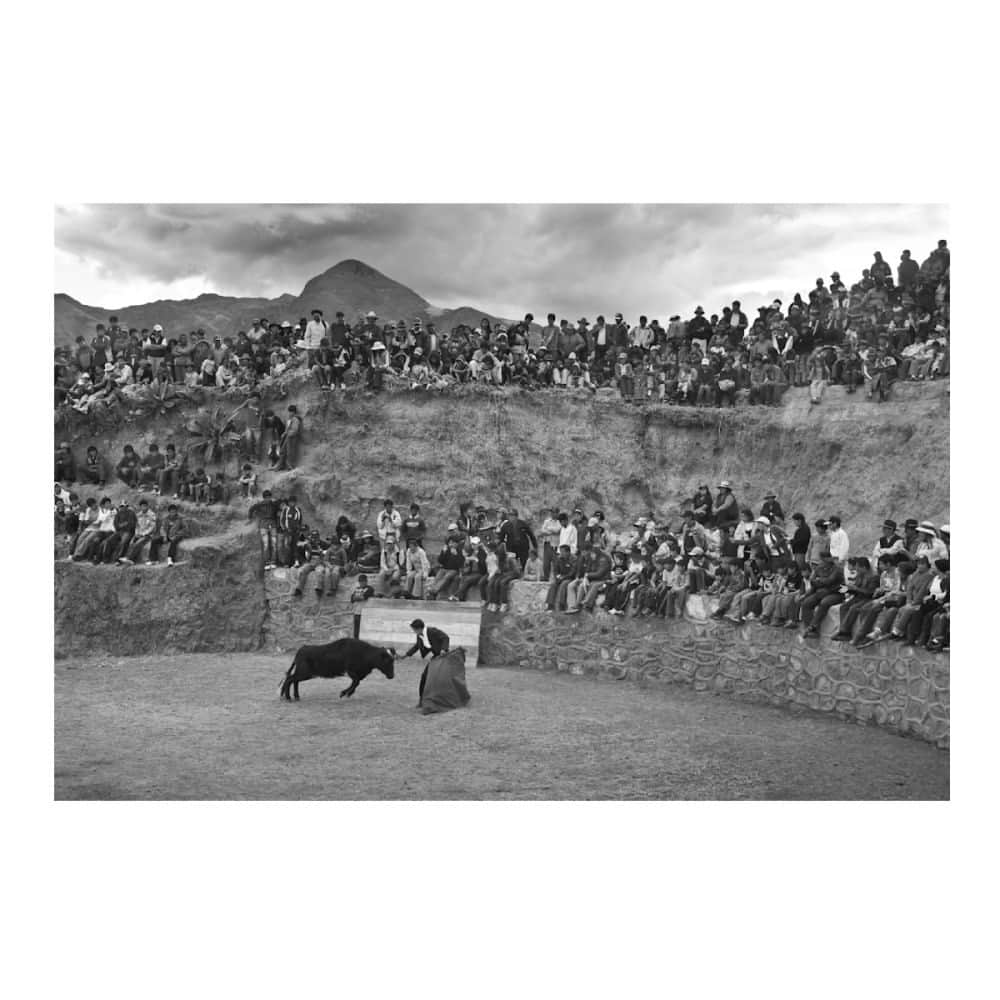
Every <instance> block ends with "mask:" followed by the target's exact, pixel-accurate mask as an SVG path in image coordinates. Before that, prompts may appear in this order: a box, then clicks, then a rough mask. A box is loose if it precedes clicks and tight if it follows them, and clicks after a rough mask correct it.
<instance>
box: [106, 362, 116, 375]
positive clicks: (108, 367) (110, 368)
mask: <svg viewBox="0 0 1000 1000" xmlns="http://www.w3.org/2000/svg"><path fill="white" fill-rule="evenodd" d="M104 370H105V371H106V372H113V371H114V370H115V366H114V365H113V364H112V363H111V362H110V361H105V362H104Z"/></svg>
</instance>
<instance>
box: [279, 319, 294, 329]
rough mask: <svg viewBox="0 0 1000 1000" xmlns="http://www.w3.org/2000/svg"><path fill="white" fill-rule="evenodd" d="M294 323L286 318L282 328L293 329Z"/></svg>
mask: <svg viewBox="0 0 1000 1000" xmlns="http://www.w3.org/2000/svg"><path fill="white" fill-rule="evenodd" d="M291 328H292V324H291V323H290V322H289V321H288V320H287V319H286V320H285V322H284V323H282V324H281V329H282V330H291Z"/></svg>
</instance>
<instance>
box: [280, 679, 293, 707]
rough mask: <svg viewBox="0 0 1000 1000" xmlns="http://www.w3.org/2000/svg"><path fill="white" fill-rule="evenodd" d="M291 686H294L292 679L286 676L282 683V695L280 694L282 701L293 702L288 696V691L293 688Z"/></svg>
mask: <svg viewBox="0 0 1000 1000" xmlns="http://www.w3.org/2000/svg"><path fill="white" fill-rule="evenodd" d="M291 684H292V679H291V678H290V677H288V676H286V677H285V679H284V680H283V681H282V682H281V694H280V697H281V700H282V701H291V700H292V699H291V698H290V697H289V696H288V689H289V687H291Z"/></svg>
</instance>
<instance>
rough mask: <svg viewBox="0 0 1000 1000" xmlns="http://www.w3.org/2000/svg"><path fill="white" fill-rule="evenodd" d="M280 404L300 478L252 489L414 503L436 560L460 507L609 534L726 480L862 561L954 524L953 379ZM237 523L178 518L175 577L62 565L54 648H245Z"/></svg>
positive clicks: (232, 518) (252, 572)
mask: <svg viewBox="0 0 1000 1000" xmlns="http://www.w3.org/2000/svg"><path fill="white" fill-rule="evenodd" d="M292 402H295V403H297V404H298V406H299V409H300V411H301V412H302V414H303V417H304V423H305V432H304V439H303V448H302V455H301V460H300V462H299V466H298V468H297V469H295V470H293V471H291V472H285V473H275V472H264V473H263V474H262V476H261V483H262V487H271V488H273V489H275V490H277V491H279V492H280V493H282V494H286V493H289V492H295V493H296V494H297V495H298V497H299V500H300V503H301V504H302V506H303V508H304V511H305V515H306V520H307V521H308V522H309V523H316V524H319V525H321V526H322V527H323V528H325V529H327V530H329V529H330V528H331V527H332V525H333V523H334V522H335V520H336V518H337V516H338V515H339V514H341V513H346V514H347V515H348V516H350V517H351V518H353V519H355V520H356V521H358V522H359V523H361V522H365V523H368V524H371V522H372V519H373V518H374V516H375V513H376V511H377V510H378V509H379V508H380V506H381V500H382V498H383V497H385V496H392V497H393V498H394V499H395V500H396V502H397V504H400V505H401V506H403V505H406V504H408V503H410V502H411V501H416V502H418V503H419V504H420V505H421V507H422V513H423V515H424V517H425V519H426V521H427V523H428V528H429V538H428V547H429V548H430V549H431V550H432V551H433V550H434V549H435V548H436V546H437V544H438V543H439V540H440V538H441V537H442V535H443V533H444V529H445V526H446V524H447V521H448V520H449V519H450V518H451V517H452V516H453V515H454V514H455V513H456V511H457V508H458V504H459V503H460V502H461V501H462V500H474V501H479V502H482V503H485V504H487V505H494V504H499V503H504V504H506V505H508V506H516V507H517V508H518V509H519V510H520V512H521V514H522V516H527V517H529V518H532V519H534V520H535V522H536V523H537V519H538V516H539V512H540V510H541V509H542V508H543V507H548V506H552V505H556V504H558V505H559V506H561V507H563V508H568V507H573V506H577V505H579V506H581V507H583V508H584V509H586V510H588V511H589V510H592V509H594V508H596V507H600V508H601V509H603V510H604V511H605V513H606V515H607V517H608V519H609V521H610V522H611V526H612V528H613V529H619V528H622V527H623V526H624V525H625V524H626V523H627V522H629V521H631V520H632V519H633V518H634V517H635V516H636V515H637V514H638V513H640V512H646V511H649V510H653V511H655V512H656V513H657V515H660V516H666V517H671V516H673V517H676V515H677V513H678V512H679V509H680V505H681V503H682V501H683V499H684V498H685V497H687V496H690V495H691V493H692V492H693V491H694V489H695V487H697V486H698V485H699V484H700V483H707V484H708V485H709V486H711V487H713V489H714V487H715V485H716V484H717V483H718V482H719V481H720V479H722V478H726V479H729V480H731V481H732V482H733V485H734V489H735V492H736V495H737V497H738V499H740V500H741V501H745V502H747V503H749V504H751V505H752V506H754V507H755V508H757V507H759V505H760V503H761V501H762V499H763V495H764V493H765V492H767V491H768V490H771V489H773V490H774V491H775V492H776V493H777V495H778V497H779V498H780V499H781V502H782V504H783V505H784V508H785V511H786V513H791V512H792V511H793V510H801V511H802V512H803V513H805V514H806V516H807V517H809V518H810V519H812V518H815V517H817V516H819V515H822V514H832V513H840V514H841V515H842V517H843V518H844V524H845V527H846V528H847V530H848V532H849V534H850V536H851V540H852V547H853V548H854V549H855V550H857V551H869V550H870V547H871V544H872V543H873V542H874V540H875V538H876V537H877V533H878V529H879V526H880V525H881V522H882V519H883V518H885V517H893V518H895V519H896V520H897V521H900V522H901V521H902V520H903V519H905V518H907V517H918V518H930V519H931V520H933V521H935V523H940V522H942V521H947V520H948V519H949V513H950V496H949V438H948V430H949V419H948V412H949V400H948V394H947V383H943V384H932V385H923V384H922V385H915V386H910V385H902V386H898V387H897V388H896V390H895V399H894V400H893V401H892V402H890V403H887V404H884V405H879V404H875V403H870V402H868V401H866V400H865V399H864V398H863V397H861V398H859V397H846V396H845V395H844V393H843V390H842V389H833V390H830V391H829V392H828V394H827V398H826V399H825V400H824V402H823V403H822V405H820V406H818V407H812V406H810V405H809V400H808V394H807V392H806V391H805V390H791V391H790V392H789V393H788V394H787V396H786V400H785V403H784V405H783V406H781V407H779V408H774V409H771V408H757V407H755V408H740V409H737V410H734V411H731V410H726V411H719V410H714V409H712V410H695V409H689V408H675V407H667V408H652V409H649V410H646V411H643V410H639V409H631V408H626V407H624V406H623V405H622V404H621V403H620V402H618V401H617V400H613V399H612V400H600V399H599V400H595V399H593V398H591V397H589V396H586V397H583V396H575V395H571V394H566V395H562V394H558V393H553V392H545V393H542V392H537V393H520V392H518V393H507V394H499V393H498V394H492V395H489V394H487V395H472V394H470V395H468V396H457V397H441V396H436V395H425V394H423V393H418V392H400V393H391V394H390V393H387V394H384V395H381V396H378V397H367V396H365V395H364V394H363V393H361V392H360V391H359V390H351V391H350V392H349V393H348V394H347V395H346V396H345V395H342V394H339V393H320V392H319V391H318V390H317V389H316V388H315V387H313V386H311V385H309V384H304V385H301V386H299V388H298V389H297V390H293V391H292V392H290V393H288V395H287V396H286V397H284V398H282V399H280V400H278V399H273V400H268V399H266V398H265V400H264V405H265V406H271V407H273V408H274V409H275V410H276V411H277V412H283V411H284V410H285V408H286V407H287V406H288V404H289V403H292ZM224 408H225V409H227V412H228V409H232V408H235V404H233V405H232V406H228V407H224ZM192 415H193V412H192V411H191V410H183V409H182V408H180V407H178V408H177V409H176V410H174V411H172V412H171V413H170V414H169V415H167V417H166V418H159V419H157V420H153V421H149V420H141V419H140V420H138V421H136V422H134V423H132V424H127V425H125V426H123V427H119V428H115V429H111V430H108V431H105V432H104V433H102V434H101V435H100V436H99V437H98V438H97V439H93V438H91V437H90V436H89V435H88V434H87V433H86V432H85V431H80V432H78V433H77V434H76V435H74V436H72V443H73V446H74V449H75V451H76V452H77V454H78V457H80V458H82V456H83V453H84V451H85V449H86V447H87V445H88V444H91V443H94V444H96V445H97V446H98V448H100V449H101V450H102V452H103V453H104V454H105V455H106V456H107V457H108V458H110V459H112V460H117V458H118V456H119V455H120V454H121V448H122V446H123V445H124V444H125V443H132V444H134V445H135V446H136V448H137V450H140V451H143V450H145V447H146V445H147V444H148V443H149V442H151V441H157V442H158V443H159V444H160V446H161V448H162V447H163V446H164V444H165V443H166V441H168V440H173V441H174V442H175V443H176V444H177V445H178V447H179V448H180V447H182V446H183V445H184V444H185V443H186V441H187V433H186V431H185V430H184V429H183V424H184V421H185V419H187V418H189V417H190V416H192ZM57 435H59V437H60V438H62V437H65V436H67V435H66V433H65V432H62V431H59V430H57ZM235 469H236V457H235V455H234V456H233V457H232V458H230V459H229V460H228V462H227V471H229V472H230V473H232V472H233V471H234V470H235ZM92 492H96V491H92ZM118 492H119V490H117V489H116V490H113V491H112V495H115V494H116V493H118ZM85 494H86V495H90V492H87V491H85ZM242 510H243V508H241V506H240V502H239V501H238V500H237V501H234V504H233V506H232V508H231V509H230V510H228V511H214V510H212V511H210V510H208V509H206V508H201V509H197V510H196V509H191V510H190V511H187V512H186V513H187V514H188V515H189V516H192V517H193V518H194V521H195V524H196V530H197V533H198V535H199V539H198V541H192V542H188V543H186V544H185V546H184V547H183V549H182V551H187V552H188V553H189V557H188V563H187V565H184V566H179V567H174V568H172V569H169V570H167V569H159V568H149V569H146V568H141V569H134V570H127V571H126V570H119V569H111V568H107V569H104V568H98V569H93V568H90V567H85V566H78V565H71V564H60V565H58V566H57V571H56V637H57V644H56V645H57V651H59V652H61V653H62V654H66V653H75V652H77V651H80V650H83V649H86V650H87V651H89V652H97V651H102V650H105V649H106V650H108V651H110V652H114V653H118V654H126V653H133V652H134V653H140V652H146V651H151V650H154V649H155V650H159V651H167V650H169V651H198V650H208V649H219V650H238V649H253V648H256V646H257V644H258V643H259V641H260V635H261V630H262V628H263V627H264V623H265V621H266V618H267V615H268V613H269V611H268V605H267V600H266V596H265V593H264V588H263V582H262V579H261V577H260V574H259V570H258V567H257V558H256V555H257V550H256V544H257V543H256V538H255V535H254V533H253V532H252V531H251V530H250V529H249V527H248V526H247V527H244V526H245V525H246V521H245V516H244V515H243V512H242Z"/></svg>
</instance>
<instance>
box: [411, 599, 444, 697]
mask: <svg viewBox="0 0 1000 1000" xmlns="http://www.w3.org/2000/svg"><path fill="white" fill-rule="evenodd" d="M410 628H411V629H413V632H414V634H415V635H416V637H417V641H416V642H415V643H414V644H413V645H412V646H411V647H410V648H409V649H408V650H407V651H406V652H405V653H404V654H403V657H404V658H405V657H408V656H412V655H413V654H414V653H419V654H420V658H421V659H423V658H424V657H425V656H426V655H427V654H428V653H430V654H431V659H432V660H433V659H434V658H435V657H436V656H441V655H443V654H444V653H447V652H448V650H449V649H450V648H451V639H450V638H449V637H448V633H447V632H442V631H441V629H439V628H434V626H433V625H430V626H427V625H424V623H423V620H422V619H420V618H414V619H413V621H412V622H410ZM426 683H427V667H424V672H423V673H422V674H421V675H420V687H419V688H418V689H417V694H418V698H417V708H420V702H421V701H423V697H424V685H425V684H426Z"/></svg>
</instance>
